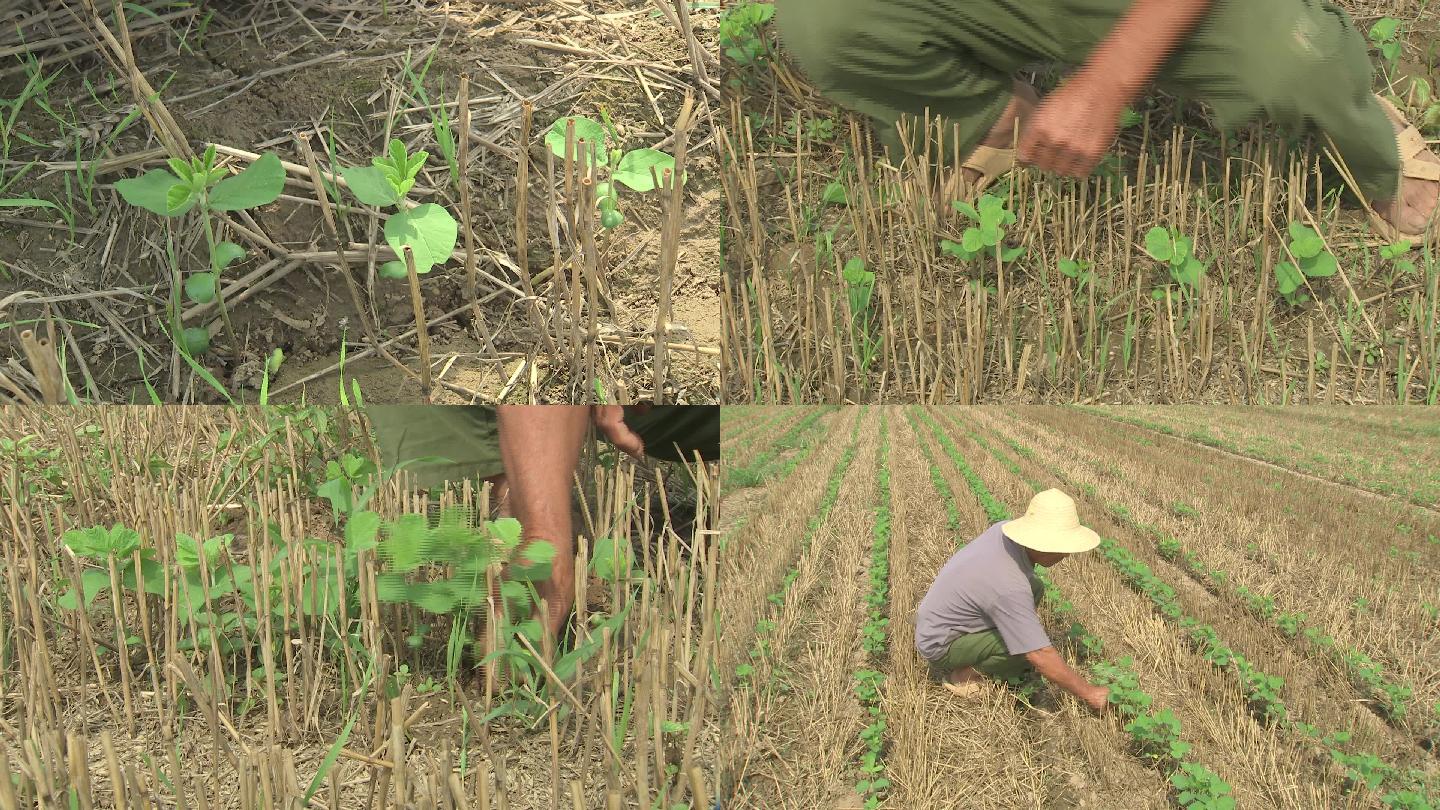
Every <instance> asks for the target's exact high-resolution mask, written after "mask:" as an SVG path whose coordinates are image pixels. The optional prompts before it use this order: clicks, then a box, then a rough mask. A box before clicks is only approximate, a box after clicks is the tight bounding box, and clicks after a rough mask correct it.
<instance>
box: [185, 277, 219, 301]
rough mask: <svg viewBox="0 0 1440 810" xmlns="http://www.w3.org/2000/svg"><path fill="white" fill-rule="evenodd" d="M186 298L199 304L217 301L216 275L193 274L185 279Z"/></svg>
mask: <svg viewBox="0 0 1440 810" xmlns="http://www.w3.org/2000/svg"><path fill="white" fill-rule="evenodd" d="M185 297H186V298H189V299H190V300H191V301H194V302H195V303H197V304H208V303H210V302H211V301H214V300H215V274H214V273H193V274H191V275H190V276H188V277H187V278H186V279H185Z"/></svg>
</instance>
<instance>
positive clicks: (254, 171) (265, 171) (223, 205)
mask: <svg viewBox="0 0 1440 810" xmlns="http://www.w3.org/2000/svg"><path fill="white" fill-rule="evenodd" d="M284 190H285V167H284V166H282V165H280V158H278V157H276V156H275V153H274V152H266V153H265V154H263V155H261V156H260V159H259V160H256V161H255V162H254V163H251V164H250V165H249V166H247V167H246V168H245V171H242V172H240V173H239V174H237V175H235V176H234V177H227V178H225V179H224V180H221V181H220V182H219V183H216V184H215V188H213V189H211V191H210V201H209V202H210V208H211V209H212V210H215V211H241V210H244V209H246V208H256V207H258V206H261V205H269V204H270V203H272V202H275V200H277V199H279V197H280V193H281V192H282V191H284Z"/></svg>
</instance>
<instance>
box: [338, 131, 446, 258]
mask: <svg viewBox="0 0 1440 810" xmlns="http://www.w3.org/2000/svg"><path fill="white" fill-rule="evenodd" d="M428 158H429V154H428V153H427V152H424V151H421V152H416V153H414V154H410V153H409V151H408V150H406V148H405V144H404V143H403V142H401V141H400V140H399V139H395V140H391V141H390V145H389V147H388V148H387V150H386V153H385V154H384V155H381V156H380V157H377V158H374V159H372V160H371V161H370V165H369V166H351V167H341V169H340V176H341V177H343V178H345V183H346V184H347V185H349V186H350V193H351V194H354V195H355V199H357V200H359V201H360V202H362V203H364V204H366V205H371V206H374V207H376V208H387V207H390V208H394V210H395V213H393V214H391V215H390V218H389V219H387V220H386V221H385V242H386V243H387V244H389V245H390V247H391V248H392V249H393V250H394V251H395V254H396V256H397V257H398V258H396V259H392V260H390V261H388V262H385V263H384V264H383V265H381V266H380V270H379V273H380V275H381V277H383V278H392V279H403V278H408V277H409V275H410V273H409V270H408V269H407V268H406V266H405V253H404V250H405V248H407V247H408V248H410V252H411V255H412V256H413V257H414V259H415V272H416V273H417V274H424V273H428V272H430V270H431V268H433V267H435V266H436V265H440V264H444V263H445V262H446V261H447V260H449V258H450V254H451V253H452V252H453V251H454V250H455V243H456V241H457V240H458V239H459V226H458V224H457V223H456V222H455V217H453V216H451V214H450V212H449V211H447V210H445V207H444V206H442V205H437V204H435V203H420V204H415V203H413V202H411V201H410V199H409V197H408V195H409V193H410V191H411V190H412V189H413V188H414V187H415V179H416V177H418V176H419V174H420V170H421V169H422V168H424V166H425V161H426V160H427V159H428Z"/></svg>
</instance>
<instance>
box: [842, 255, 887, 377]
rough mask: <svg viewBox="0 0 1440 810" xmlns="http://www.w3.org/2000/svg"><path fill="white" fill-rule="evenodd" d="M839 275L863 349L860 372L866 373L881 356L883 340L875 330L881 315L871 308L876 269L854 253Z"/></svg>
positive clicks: (854, 334)
mask: <svg viewBox="0 0 1440 810" xmlns="http://www.w3.org/2000/svg"><path fill="white" fill-rule="evenodd" d="M840 278H841V280H842V281H843V282H844V283H845V299H846V301H847V302H848V303H849V304H850V333H851V337H852V338H853V339H854V341H855V346H856V348H857V349H859V351H860V374H861V376H862V377H864V376H866V375H867V374H868V372H869V369H870V366H871V364H872V363H874V362H875V358H876V357H878V356H879V354H880V346H881V341H882V340H883V338H882V337H881V336H880V335H878V334H876V331H877V330H876V326H877V325H878V323H877V320H878V319H877V318H876V313H875V312H874V311H873V310H872V309H871V308H870V303H871V301H872V300H873V298H874V293H875V273H874V272H872V271H870V270H867V269H865V260H864V259H861V258H860V257H859V256H854V257H852V258H851V259H850V260H849V261H847V262H845V267H844V268H843V269H842V270H841V272H840Z"/></svg>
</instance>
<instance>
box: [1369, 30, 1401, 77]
mask: <svg viewBox="0 0 1440 810" xmlns="http://www.w3.org/2000/svg"><path fill="white" fill-rule="evenodd" d="M1401 27H1402V25H1401V22H1400V21H1399V20H1397V19H1395V18H1394V17H1381V18H1380V19H1379V20H1377V21H1376V22H1375V24H1374V25H1372V26H1370V44H1371V45H1372V46H1374V47H1375V48H1376V49H1377V50H1379V51H1380V55H1381V56H1383V57H1385V62H1386V64H1388V65H1389V66H1390V72H1391V73H1394V72H1395V68H1396V67H1397V66H1398V65H1399V64H1400V51H1401V45H1400V29H1401Z"/></svg>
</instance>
